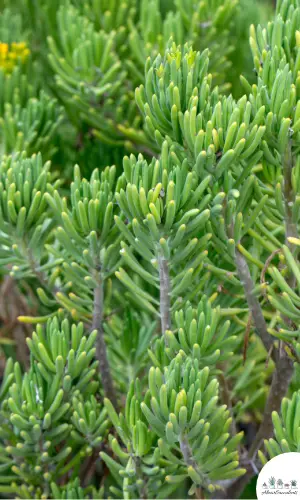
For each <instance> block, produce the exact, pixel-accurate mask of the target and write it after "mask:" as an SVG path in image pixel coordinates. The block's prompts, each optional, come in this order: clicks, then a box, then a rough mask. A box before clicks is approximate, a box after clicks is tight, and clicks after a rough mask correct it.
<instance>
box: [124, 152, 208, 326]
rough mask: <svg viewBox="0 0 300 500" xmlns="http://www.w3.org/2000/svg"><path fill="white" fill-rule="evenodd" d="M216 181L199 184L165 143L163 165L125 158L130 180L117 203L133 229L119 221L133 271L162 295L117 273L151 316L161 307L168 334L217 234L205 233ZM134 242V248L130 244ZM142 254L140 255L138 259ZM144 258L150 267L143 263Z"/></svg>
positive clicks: (126, 181) (126, 176)
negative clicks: (174, 312)
mask: <svg viewBox="0 0 300 500" xmlns="http://www.w3.org/2000/svg"><path fill="white" fill-rule="evenodd" d="M209 182H210V178H209V177H207V178H206V179H204V181H203V182H202V183H201V184H198V182H197V177H196V175H195V173H193V172H190V171H189V168H188V162H187V161H183V162H180V161H179V159H178V157H177V156H176V155H175V154H173V153H172V152H171V154H169V148H168V145H167V143H166V142H165V143H164V145H163V149H162V155H161V159H160V160H155V159H153V161H152V162H151V163H150V164H148V163H147V162H146V160H144V158H143V157H142V156H141V155H140V156H139V157H138V159H136V158H135V157H134V156H131V157H130V158H125V159H124V176H123V177H122V179H121V181H120V186H119V189H118V192H117V193H116V200H117V203H118V204H119V206H120V209H121V211H122V213H123V214H124V216H125V217H126V218H127V220H128V222H130V225H129V226H128V225H126V224H125V223H124V221H123V220H122V219H121V218H120V217H119V216H116V217H115V222H116V226H117V227H118V228H119V230H120V233H121V235H122V237H123V238H124V239H125V240H127V242H125V241H123V242H122V244H121V246H122V249H121V255H122V258H123V261H124V262H125V263H126V264H127V266H128V267H129V268H130V269H131V270H132V271H133V272H134V273H136V274H138V275H139V276H140V277H141V278H142V280H143V281H144V282H146V283H148V284H149V285H150V286H152V287H153V288H154V291H155V289H157V291H159V293H160V300H158V299H157V298H156V295H157V293H155V292H154V293H153V294H152V295H151V294H150V293H148V292H147V291H146V290H144V289H143V288H142V287H141V286H139V285H138V284H136V283H135V282H134V281H133V279H132V278H131V277H130V275H129V274H128V272H127V271H126V270H125V269H123V268H121V269H119V271H118V272H117V273H116V275H117V277H118V278H119V280H120V281H121V282H122V283H123V284H124V285H125V286H126V287H127V288H128V289H129V290H130V293H131V295H133V296H134V298H135V301H136V302H137V303H138V304H140V306H142V307H143V308H146V309H147V310H148V311H149V312H152V313H154V314H156V315H157V314H158V313H157V307H156V306H160V315H161V321H162V332H163V333H165V331H166V330H168V329H170V321H171V320H170V313H171V306H172V307H173V309H174V310H175V309H177V308H178V307H179V305H180V304H181V299H180V297H183V296H184V297H185V300H188V297H189V293H192V291H193V290H192V288H191V287H192V284H193V282H194V280H195V279H196V277H198V276H199V273H201V270H202V267H203V261H204V260H205V258H206V255H207V251H206V250H205V248H206V246H207V242H208V241H209V239H210V237H211V235H210V234H207V233H206V231H205V225H206V223H207V221H208V219H209V216H210V211H209V209H208V208H207V205H208V199H207V197H205V196H203V195H204V193H205V190H206V188H207V185H208V184H209ZM128 243H129V245H130V246H129V245H128ZM135 254H137V256H135ZM141 259H144V262H145V263H144V262H141Z"/></svg>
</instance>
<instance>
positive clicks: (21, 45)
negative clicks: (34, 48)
mask: <svg viewBox="0 0 300 500" xmlns="http://www.w3.org/2000/svg"><path fill="white" fill-rule="evenodd" d="M29 54H30V50H29V48H28V47H27V44H26V42H12V43H11V45H10V46H9V44H8V43H0V68H3V70H4V71H5V73H11V72H12V70H13V69H14V67H15V66H16V65H17V64H18V61H21V62H22V63H24V62H26V60H27V59H28V57H29Z"/></svg>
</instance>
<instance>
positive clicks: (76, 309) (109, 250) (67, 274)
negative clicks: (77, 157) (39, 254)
mask: <svg viewBox="0 0 300 500" xmlns="http://www.w3.org/2000/svg"><path fill="white" fill-rule="evenodd" d="M115 175H116V169H115V167H107V168H106V169H105V170H104V171H103V172H101V173H100V172H99V171H98V170H97V169H96V170H94V172H93V173H92V175H91V178H90V180H87V179H85V178H81V174H80V169H79V167H78V166H75V168H74V181H73V182H72V183H71V196H70V206H69V205H68V203H67V200H66V199H65V198H62V197H61V196H60V194H59V192H58V191H57V190H53V191H52V193H48V194H47V196H46V199H47V202H48V205H49V208H51V209H52V213H53V215H54V217H55V218H56V221H57V222H58V223H59V227H57V229H56V231H55V236H56V238H57V241H56V242H54V243H53V244H52V245H51V246H49V247H48V250H49V252H51V253H52V254H53V256H55V257H57V258H59V259H61V261H62V262H61V264H62V265H61V267H60V269H59V274H58V276H57V277H58V279H59V280H60V282H59V281H58V283H59V284H61V288H62V289H63V290H64V289H65V290H66V293H62V292H58V293H56V299H57V300H58V302H59V303H60V304H61V305H62V306H63V307H64V308H65V309H66V310H68V311H69V313H71V314H74V315H75V316H76V317H81V318H83V319H84V320H85V321H91V318H92V309H93V294H94V289H95V288H96V286H97V285H98V286H101V289H102V288H103V286H104V284H105V282H106V280H107V278H109V277H111V276H112V275H113V273H114V271H115V270H116V269H117V268H118V266H119V260H120V256H119V241H120V236H119V235H118V229H117V228H116V227H113V217H114V213H115V212H116V205H115V203H114V187H115ZM57 243H58V244H57ZM58 256H59V257H58ZM54 273H55V270H54ZM100 277H101V278H100ZM99 279H100V281H99ZM98 281H99V283H98ZM101 302H102V301H101Z"/></svg>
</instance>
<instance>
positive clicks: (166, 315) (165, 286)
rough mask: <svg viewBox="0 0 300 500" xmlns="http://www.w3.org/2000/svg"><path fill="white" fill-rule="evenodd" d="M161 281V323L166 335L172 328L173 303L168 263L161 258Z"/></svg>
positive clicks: (162, 330)
mask: <svg viewBox="0 0 300 500" xmlns="http://www.w3.org/2000/svg"><path fill="white" fill-rule="evenodd" d="M158 262H159V280H160V322H161V333H162V334H163V335H164V334H165V332H166V331H167V330H170V328H171V303H170V276H169V267H168V261H167V260H166V259H165V258H164V257H161V256H159V258H158Z"/></svg>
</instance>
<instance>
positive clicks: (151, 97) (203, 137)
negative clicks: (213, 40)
mask: <svg viewBox="0 0 300 500" xmlns="http://www.w3.org/2000/svg"><path fill="white" fill-rule="evenodd" d="M208 65H209V59H208V51H207V50H206V51H204V52H202V53H200V52H196V51H194V50H193V49H192V47H191V45H190V44H186V45H185V46H184V47H183V48H181V47H180V46H176V44H175V43H172V42H170V44H169V46H168V48H167V49H166V52H165V54H164V57H162V56H161V55H158V56H157V58H156V59H155V60H154V62H151V60H148V62H147V63H146V77H145V86H143V85H141V86H140V87H139V88H138V89H136V101H137V104H138V106H139V108H140V110H141V111H142V113H143V114H144V116H145V127H146V131H147V135H148V136H149V138H151V139H152V140H154V139H155V140H156V141H157V142H158V144H159V145H161V144H162V142H163V140H164V139H167V141H168V143H169V144H170V146H171V145H173V147H174V148H176V150H178V151H179V153H178V154H181V155H182V157H186V158H187V159H188V160H189V163H190V165H191V166H193V168H194V169H195V171H196V172H197V175H198V176H199V177H200V178H201V179H203V178H204V177H205V176H206V175H207V174H208V173H209V174H211V175H213V177H214V179H215V180H216V181H219V180H220V181H219V182H222V180H223V177H224V176H225V175H226V173H228V172H229V175H231V176H232V177H233V178H234V179H239V178H240V177H243V176H244V175H245V174H246V172H249V170H250V169H249V170H247V169H248V168H249V165H253V164H254V165H255V164H256V163H257V161H258V159H259V158H258V154H259V155H260V156H261V154H262V153H258V148H259V146H260V143H261V140H262V137H263V136H264V133H265V130H266V127H265V125H264V111H265V110H264V107H263V106H261V108H259V109H258V110H257V113H256V114H255V115H254V116H252V113H251V112H252V107H251V104H250V102H249V101H248V100H247V98H246V96H243V97H242V98H241V99H240V100H239V101H238V102H235V100H234V99H233V98H232V96H229V97H222V96H221V95H219V92H218V89H217V88H213V89H212V88H211V82H212V78H211V75H210V74H208V73H207V70H208ZM174 143H175V144H174ZM245 171H246V172H245Z"/></svg>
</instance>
